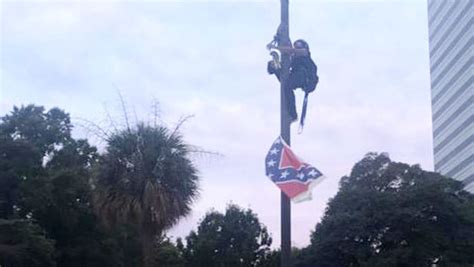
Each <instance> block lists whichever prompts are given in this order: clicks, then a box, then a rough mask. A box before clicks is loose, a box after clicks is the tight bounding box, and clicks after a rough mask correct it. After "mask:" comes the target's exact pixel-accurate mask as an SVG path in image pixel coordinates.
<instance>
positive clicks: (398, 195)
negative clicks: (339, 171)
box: [295, 153, 474, 266]
mask: <svg viewBox="0 0 474 267" xmlns="http://www.w3.org/2000/svg"><path fill="white" fill-rule="evenodd" d="M462 188H463V185H462V184H461V182H459V181H455V180H453V179H449V178H445V177H443V176H441V175H439V174H437V173H433V172H427V171H423V170H422V169H420V167H419V166H417V165H415V166H409V165H407V164H403V163H396V162H392V161H391V160H390V159H389V158H388V156H386V155H385V154H380V155H379V154H374V153H370V154H368V155H367V156H366V157H365V158H364V159H362V160H361V161H360V162H359V163H357V164H356V165H355V166H354V168H353V169H352V172H351V175H350V176H346V177H343V178H342V180H341V183H340V191H339V192H338V194H337V195H336V196H335V197H334V199H332V200H331V201H330V203H329V206H328V208H327V210H326V214H325V216H324V218H323V219H322V222H321V223H319V224H318V225H317V226H316V230H315V231H314V232H313V234H312V236H311V245H310V246H309V247H308V248H306V249H304V251H303V253H302V255H301V256H300V257H299V258H298V260H297V262H296V265H295V266H432V264H436V266H472V265H473V264H474V254H473V253H472V251H474V196H473V195H472V194H470V193H468V192H466V191H464V190H463V189H462Z"/></svg>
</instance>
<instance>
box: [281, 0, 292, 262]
mask: <svg viewBox="0 0 474 267" xmlns="http://www.w3.org/2000/svg"><path fill="white" fill-rule="evenodd" d="M288 2H289V0H280V5H281V22H280V28H279V43H278V46H285V47H289V46H291V41H290V33H289V18H288V17H289V12H288V5H289V3H288ZM281 67H282V69H281V76H280V124H281V125H280V135H281V137H282V138H283V140H285V142H286V143H287V144H288V145H290V124H291V120H290V116H289V112H288V107H287V102H286V94H285V87H286V84H287V81H288V76H289V71H290V56H289V54H288V53H281ZM290 266H291V203H290V198H289V197H288V196H287V195H285V193H283V192H281V267H290Z"/></svg>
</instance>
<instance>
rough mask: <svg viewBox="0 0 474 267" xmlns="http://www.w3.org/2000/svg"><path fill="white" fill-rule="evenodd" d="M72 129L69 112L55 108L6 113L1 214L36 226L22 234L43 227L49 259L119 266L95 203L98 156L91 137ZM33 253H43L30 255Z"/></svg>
mask: <svg viewBox="0 0 474 267" xmlns="http://www.w3.org/2000/svg"><path fill="white" fill-rule="evenodd" d="M71 129H72V125H71V123H70V119H69V115H68V114H66V113H64V112H63V111H61V110H59V109H56V108H55V109H51V110H49V111H47V112H46V111H45V110H44V108H43V107H38V106H34V105H29V106H26V107H21V108H16V107H15V108H14V110H13V112H12V113H11V114H10V115H7V116H4V117H2V120H1V123H0V185H1V186H2V187H1V189H0V204H1V211H0V214H1V218H3V219H8V221H11V222H15V221H17V220H19V221H20V222H21V221H23V220H26V221H25V225H27V226H28V227H27V226H21V225H20V226H21V227H22V228H21V229H30V228H31V229H33V230H34V231H33V230H32V231H23V232H22V233H25V235H28V234H31V236H30V237H29V238H30V239H33V238H35V236H39V234H37V232H38V231H39V230H38V231H36V230H37V229H42V230H41V231H44V232H45V236H47V237H48V239H47V240H49V239H51V240H54V242H52V243H51V244H54V249H55V251H54V258H51V262H57V263H58V265H59V266H85V265H87V266H103V265H105V266H116V264H115V262H114V261H113V259H114V257H113V256H111V254H112V253H113V251H112V250H111V248H110V247H109V246H108V245H106V244H107V240H108V237H107V235H106V234H105V233H104V232H103V231H102V230H101V229H100V227H99V224H98V222H97V220H96V218H95V215H94V213H93V211H92V206H91V187H90V176H91V175H90V172H91V170H92V165H93V164H94V163H95V162H96V159H97V156H98V155H97V152H96V149H95V148H94V147H91V146H90V145H89V144H88V143H87V141H85V140H74V139H73V138H72V137H71ZM12 220H13V221H12ZM27 222H28V223H27ZM31 222H34V224H33V223H31ZM14 225H15V227H16V225H18V224H14ZM20 226H18V227H20ZM18 227H17V229H19V228H18ZM40 227H41V228H40ZM18 233H20V231H19V232H18ZM25 238H26V237H25ZM27 239H28V238H27ZM36 240H39V239H36ZM45 240H46V239H45ZM5 242H9V241H8V240H5ZM46 247H47V246H45V248H46ZM31 248H32V249H39V248H41V247H40V246H32V247H31ZM35 253H39V254H40V255H42V254H44V253H43V252H42V251H41V250H40V251H38V252H31V253H30V254H28V255H34V254H35ZM48 255H49V254H48ZM24 260H26V261H28V260H29V259H28V258H25V259H24ZM5 266H6V267H10V266H12V265H11V264H9V263H7V264H5ZM13 266H15V265H13Z"/></svg>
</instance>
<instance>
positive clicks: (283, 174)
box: [280, 171, 290, 179]
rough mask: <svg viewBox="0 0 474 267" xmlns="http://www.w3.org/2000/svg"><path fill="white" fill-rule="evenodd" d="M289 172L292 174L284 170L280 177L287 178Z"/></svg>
mask: <svg viewBox="0 0 474 267" xmlns="http://www.w3.org/2000/svg"><path fill="white" fill-rule="evenodd" d="M289 174H290V173H289V172H288V171H284V172H282V173H281V176H280V178H282V179H285V178H286V176H288V175H289Z"/></svg>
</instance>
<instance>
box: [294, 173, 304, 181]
mask: <svg viewBox="0 0 474 267" xmlns="http://www.w3.org/2000/svg"><path fill="white" fill-rule="evenodd" d="M296 177H298V179H300V180H303V178H304V173H302V172H300V173H298V175H296Z"/></svg>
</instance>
